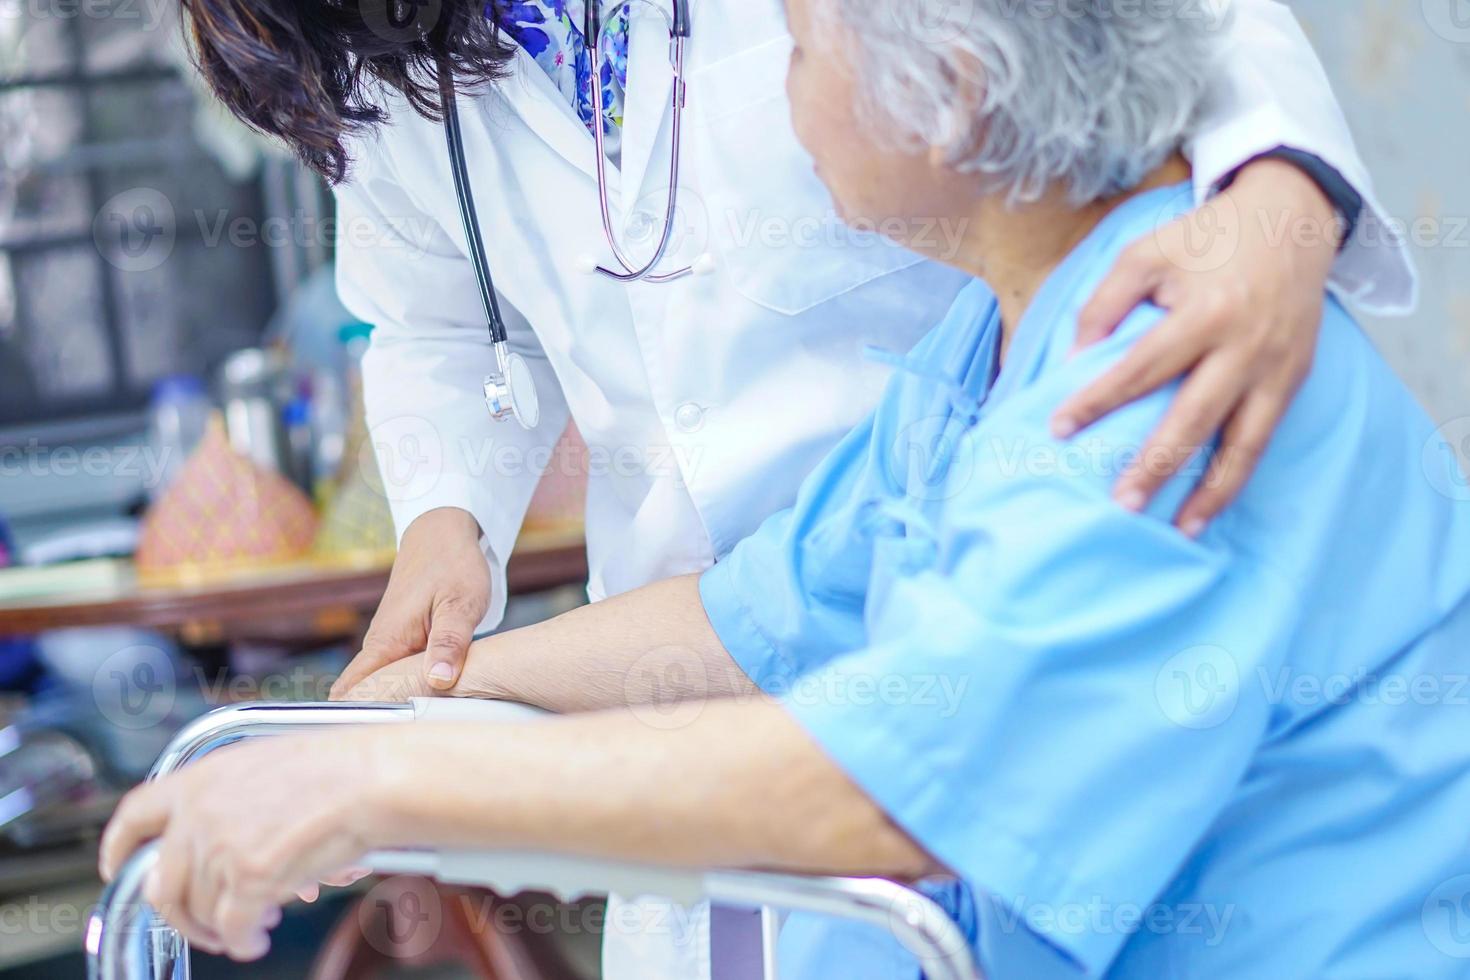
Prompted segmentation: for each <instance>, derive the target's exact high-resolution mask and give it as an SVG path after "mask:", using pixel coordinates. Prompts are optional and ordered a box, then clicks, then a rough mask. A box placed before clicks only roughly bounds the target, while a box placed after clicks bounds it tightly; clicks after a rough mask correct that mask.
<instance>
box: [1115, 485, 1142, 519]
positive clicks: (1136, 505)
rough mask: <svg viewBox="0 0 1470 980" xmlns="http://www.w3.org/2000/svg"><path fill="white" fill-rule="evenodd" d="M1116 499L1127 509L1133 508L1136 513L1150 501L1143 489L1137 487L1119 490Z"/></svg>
mask: <svg viewBox="0 0 1470 980" xmlns="http://www.w3.org/2000/svg"><path fill="white" fill-rule="evenodd" d="M1114 499H1115V500H1117V501H1118V503H1119V504H1120V505H1121V506H1122V507H1123V508H1124V509H1125V510H1131V511H1133V512H1134V513H1138V512H1139V511H1141V510H1143V505H1144V504H1146V503H1148V498H1147V497H1145V496H1144V494H1143V491H1142V490H1139V489H1137V488H1136V487H1129V488H1128V489H1127V490H1121V491H1119V492H1118V495H1117V496H1116V497H1115V498H1114Z"/></svg>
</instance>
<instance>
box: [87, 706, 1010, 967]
mask: <svg viewBox="0 0 1470 980" xmlns="http://www.w3.org/2000/svg"><path fill="white" fill-rule="evenodd" d="M478 705H479V706H478V707H477V706H476V703H474V702H470V703H466V702H462V701H461V702H457V703H456V701H455V700H454V699H416V700H415V701H414V702H412V703H408V704H349V703H342V702H332V703H324V704H244V705H235V706H231V707H227V708H220V709H218V710H216V711H213V712H210V713H209V714H207V715H205V716H203V717H201V718H199V719H196V720H195V721H194V722H192V723H191V724H189V725H187V726H185V727H184V728H183V729H182V730H181V731H180V732H179V733H178V734H177V735H176V736H175V737H174V739H173V741H172V742H171V743H170V744H169V747H168V749H166V750H165V751H164V753H163V754H162V755H161V756H160V757H159V760H158V762H157V764H155V765H154V767H153V773H152V775H151V776H150V777H149V778H150V779H156V778H158V777H159V776H163V775H166V774H168V773H170V772H173V771H174V770H176V769H179V768H180V767H182V766H184V765H187V764H188V763H189V762H191V761H193V760H195V759H197V758H199V757H200V756H202V755H204V754H206V753H208V752H210V751H212V750H213V749H216V748H219V747H221V746H223V745H228V744H230V743H231V742H235V741H238V740H240V739H242V738H249V737H253V736H258V735H282V734H291V733H298V732H304V731H310V730H313V729H317V728H321V727H325V726H330V725H362V724H382V723H385V722H409V721H414V720H416V719H424V718H434V719H449V718H466V717H471V716H473V717H479V718H490V717H497V718H500V719H501V720H508V719H511V718H514V719H517V720H524V719H527V718H534V717H540V716H543V715H544V713H543V712H539V711H537V710H536V709H532V708H527V707H525V706H523V705H512V704H508V703H504V702H498V703H485V702H479V703H478ZM157 857H158V855H157V845H156V844H147V845H145V846H143V847H141V848H139V849H138V851H137V853H136V854H134V855H133V856H132V857H131V858H130V859H129V860H128V861H127V863H126V864H124V866H123V867H122V868H121V869H120V870H119V872H118V875H117V877H116V878H115V879H113V881H112V883H111V884H110V885H109V886H108V887H107V889H106V890H105V891H104V892H103V894H102V898H101V900H100V901H99V903H98V905H97V908H96V909H94V910H93V912H92V915H91V917H90V919H89V921H88V924H87V934H86V947H87V959H88V966H87V975H88V977H89V978H90V980H124V978H127V980H141V978H140V977H139V974H140V973H141V974H142V976H143V977H146V978H147V980H188V977H189V950H188V945H187V944H186V943H185V942H184V941H183V940H182V938H181V937H180V936H179V935H178V933H176V932H175V931H174V930H172V929H171V928H169V927H168V926H167V925H166V924H164V923H163V922H162V921H161V920H160V919H159V918H158V916H157V915H156V914H155V913H154V912H153V910H152V909H150V908H149V907H148V905H147V903H146V902H144V901H143V898H142V891H143V883H144V881H145V880H146V879H147V876H148V871H149V870H150V869H151V868H152V867H153V864H154V863H155V862H156V861H157ZM363 864H364V865H366V866H367V867H369V868H371V869H373V871H375V872H377V873H379V874H413V875H421V876H423V877H428V878H434V879H436V880H439V881H442V882H446V883H453V884H462V885H476V886H482V887H486V888H493V889H494V890H496V891H497V892H500V893H501V894H505V895H513V894H516V893H519V892H522V891H526V890H529V889H533V888H534V889H537V890H543V891H547V892H550V893H552V894H553V895H556V896H557V897H559V898H562V899H574V898H578V897H580V896H583V895H588V894H605V893H608V892H618V893H619V894H623V895H658V896H661V897H666V898H668V899H670V900H671V901H676V902H682V903H686V904H687V903H690V902H692V901H694V900H696V899H698V898H700V897H707V898H709V899H710V900H711V901H713V902H715V903H716V904H719V905H726V906H736V907H746V908H759V909H766V910H769V909H772V908H780V909H785V910H790V911H801V912H812V913H817V914H821V915H830V916H836V917H839V918H844V919H851V920H855V921H859V922H864V923H867V924H869V925H872V926H875V927H877V928H881V929H887V930H889V931H890V932H891V933H893V935H895V936H896V937H897V938H898V939H899V941H900V942H902V943H903V944H904V946H905V947H906V948H907V949H908V950H909V951H910V952H912V953H913V954H914V956H915V957H916V958H917V960H918V962H919V965H920V966H922V967H923V970H924V973H925V976H926V977H927V978H928V980H983V976H982V974H981V972H980V971H979V969H978V968H977V966H976V964H975V961H974V957H973V955H972V953H971V950H970V945H969V942H968V941H967V939H966V937H965V935H964V934H963V932H961V931H960V929H959V927H958V926H957V925H956V924H955V922H954V921H953V920H952V919H951V918H950V917H949V916H948V915H946V914H945V912H944V910H943V909H941V908H940V907H939V906H938V905H936V904H935V903H934V902H933V901H931V900H930V899H929V898H927V897H926V896H924V895H922V894H920V893H919V892H917V891H914V890H913V889H911V888H908V887H905V886H904V885H900V884H898V883H896V882H892V881H888V880H886V879H882V878H837V877H816V876H813V877H807V876H802V875H787V874H771V873H766V872H758V871H701V870H685V869H678V868H663V867H656V866H652V865H642V864H634V863H630V862H620V861H606V860H599V859H593V858H587V857H581V856H577V855H569V854H535V853H525V852H512V851H463V850H445V851H435V850H427V849H402V850H388V851H374V852H372V853H371V854H368V855H367V856H366V857H365V859H364V861H363ZM766 959H767V961H768V962H769V961H770V960H771V959H772V957H770V956H767V957H766ZM140 964H142V966H141V967H140ZM767 980H775V978H774V973H773V972H771V971H769V970H768V973H767Z"/></svg>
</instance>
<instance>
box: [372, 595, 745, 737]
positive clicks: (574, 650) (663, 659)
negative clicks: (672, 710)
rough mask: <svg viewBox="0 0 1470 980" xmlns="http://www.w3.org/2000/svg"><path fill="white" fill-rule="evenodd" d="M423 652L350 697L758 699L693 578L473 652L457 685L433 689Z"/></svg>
mask: <svg viewBox="0 0 1470 980" xmlns="http://www.w3.org/2000/svg"><path fill="white" fill-rule="evenodd" d="M423 677H424V664H423V657H422V655H420V656H417V657H409V658H407V659H406V660H401V661H399V662H397V663H395V664H393V665H391V666H389V667H387V668H384V669H383V670H380V671H379V672H378V673H376V674H374V675H373V676H372V677H369V678H368V679H366V680H365V681H363V682H362V683H361V684H359V685H358V686H357V687H356V688H354V689H353V690H352V691H351V692H350V693H349V694H348V695H347V697H348V698H349V699H350V700H356V701H399V700H403V699H405V698H408V697H414V696H433V695H436V694H437V695H448V696H451V697H466V698H496V699H500V700H506V701H520V702H522V703H524V704H534V705H537V706H539V707H543V708H546V709H548V710H551V711H556V712H560V713H569V712H577V711H594V710H597V709H600V708H615V707H623V706H626V705H635V704H648V703H650V702H658V703H664V704H667V703H671V702H674V701H684V700H689V699H695V700H701V699H706V698H725V697H734V696H738V695H750V694H754V693H756V688H755V686H754V685H753V684H752V683H751V682H750V679H749V678H748V677H746V676H745V673H744V672H743V671H741V670H740V668H739V667H738V666H736V664H735V662H734V661H733V660H731V659H730V655H729V654H728V653H727V652H726V651H725V648H724V645H723V644H721V643H720V639H719V637H718V636H717V635H716V634H715V631H714V629H713V628H712V627H711V626H710V623H709V619H708V617H707V616H705V613H704V606H703V604H702V603H701V602H700V599H699V577H698V576H696V575H687V576H683V577H680V578H672V579H666V580H664V581H662V582H655V583H654V584H652V585H648V586H645V587H643V588H641V589H637V590H634V591H633V592H629V593H626V594H624V595H620V596H614V597H613V598H611V599H606V600H603V601H602V602H596V603H593V604H591V605H589V606H583V607H582V608H580V609H575V610H572V611H571V612H569V613H565V614H563V615H561V616H557V617H555V618H554V619H550V620H547V621H546V622H543V623H537V624H535V625H533V626H527V627H524V628H523V629H518V630H511V631H509V632H506V633H497V634H496V635H494V636H489V637H486V638H485V639H482V640H477V641H476V642H475V643H474V644H473V645H471V647H470V652H469V657H468V659H467V660H466V662H465V667H464V671H463V673H462V674H461V675H460V678H459V681H458V682H457V683H456V684H455V685H454V686H453V687H452V688H450V689H448V690H445V691H431V690H429V688H428V687H427V685H426V683H425V682H424V680H423Z"/></svg>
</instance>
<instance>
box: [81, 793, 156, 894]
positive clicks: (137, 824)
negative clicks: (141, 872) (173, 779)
mask: <svg viewBox="0 0 1470 980" xmlns="http://www.w3.org/2000/svg"><path fill="white" fill-rule="evenodd" d="M171 795H172V786H171V785H170V782H169V781H168V780H162V781H160V782H157V783H146V784H144V785H142V786H139V787H137V788H136V789H134V790H132V791H131V792H129V793H128V794H127V795H126V796H124V797H123V798H122V800H121V801H120V802H119V803H118V805H117V810H116V811H115V812H114V813H113V815H112V820H110V821H109V822H108V824H107V829H106V830H105V831H103V833H102V843H101V846H100V847H99V848H98V861H97V864H98V871H99V872H100V873H101V875H102V880H103V881H111V880H112V879H113V876H115V875H116V874H117V872H118V869H119V868H121V867H122V865H123V862H124V861H126V860H127V859H128V858H129V857H130V856H132V853H133V852H134V851H136V850H137V849H138V847H139V845H141V844H142V843H143V842H145V841H149V840H152V839H153V838H155V837H158V836H160V835H162V833H163V830H164V828H165V827H166V826H167V825H168V817H169V809H170V799H171Z"/></svg>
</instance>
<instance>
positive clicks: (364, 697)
mask: <svg viewBox="0 0 1470 980" xmlns="http://www.w3.org/2000/svg"><path fill="white" fill-rule="evenodd" d="M426 660H427V657H426V655H425V654H422V653H416V654H414V655H413V656H411V657H404V658H403V659H402V660H397V661H394V662H393V663H391V664H389V665H388V666H386V667H384V668H382V669H381V670H376V671H374V672H373V673H371V674H369V675H368V676H367V677H364V678H363V679H362V680H360V681H358V682H357V683H356V684H354V685H353V686H352V687H350V688H348V689H347V690H346V691H343V692H342V697H341V700H343V701H393V702H397V701H407V700H409V699H411V698H432V697H438V696H443V695H447V694H449V693H450V692H449V691H441V690H437V689H435V688H432V687H430V686H429V678H428V668H427V666H426V665H425V661H426Z"/></svg>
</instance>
